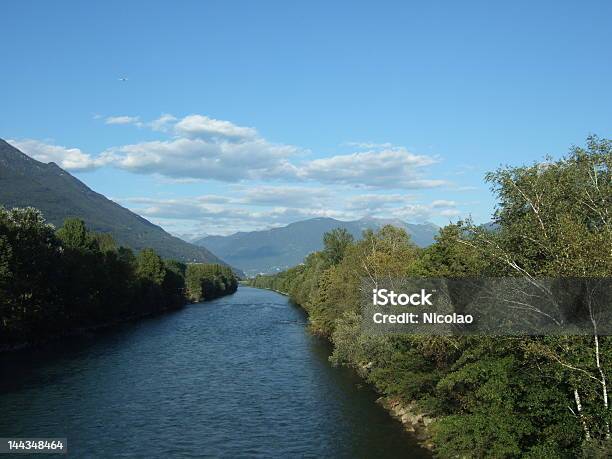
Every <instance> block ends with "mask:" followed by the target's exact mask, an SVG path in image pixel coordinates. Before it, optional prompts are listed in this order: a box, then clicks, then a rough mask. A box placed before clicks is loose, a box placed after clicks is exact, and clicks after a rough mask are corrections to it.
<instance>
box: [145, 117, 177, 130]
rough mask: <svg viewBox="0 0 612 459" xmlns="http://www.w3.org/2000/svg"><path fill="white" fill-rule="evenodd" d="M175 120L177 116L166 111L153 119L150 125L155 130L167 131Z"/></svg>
mask: <svg viewBox="0 0 612 459" xmlns="http://www.w3.org/2000/svg"><path fill="white" fill-rule="evenodd" d="M175 121H176V117H174V116H172V115H170V114H168V113H164V114H163V115H162V116H160V117H159V118H157V119H155V120H153V121H151V122H150V123H149V126H150V127H151V129H153V130H154V131H159V132H167V131H168V130H169V129H170V125H171V124H172V123H174V122H175Z"/></svg>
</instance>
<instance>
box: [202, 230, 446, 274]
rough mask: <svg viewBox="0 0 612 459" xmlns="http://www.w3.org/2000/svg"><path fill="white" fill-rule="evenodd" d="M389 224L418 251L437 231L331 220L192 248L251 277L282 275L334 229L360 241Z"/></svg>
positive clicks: (210, 241)
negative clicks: (215, 256)
mask: <svg viewBox="0 0 612 459" xmlns="http://www.w3.org/2000/svg"><path fill="white" fill-rule="evenodd" d="M388 224H390V225H393V226H397V227H400V228H404V229H405V230H406V231H407V232H408V234H410V236H411V238H412V240H413V241H414V243H415V244H417V245H418V246H420V247H425V246H428V245H430V244H431V243H433V242H434V236H435V235H436V234H437V233H438V230H439V228H438V227H437V226H436V225H434V224H433V223H424V224H411V223H405V222H402V221H400V220H383V219H375V218H362V219H360V220H355V221H348V222H345V221H340V220H336V219H333V218H313V219H310V220H304V221H299V222H295V223H291V224H290V225H287V226H283V227H280V228H273V229H270V230H265V231H251V232H239V233H235V234H232V235H230V236H207V237H204V238H201V239H197V240H195V241H194V244H198V245H201V246H203V247H206V248H207V249H208V250H211V251H213V252H214V253H216V254H218V255H219V256H220V257H221V258H223V259H224V260H226V261H227V262H228V263H229V264H231V265H232V266H236V267H239V268H240V269H242V270H243V271H244V272H245V273H246V274H247V275H249V276H250V275H255V274H259V273H273V272H278V271H282V270H284V269H287V268H289V267H291V266H295V265H297V264H299V263H301V262H302V261H303V260H304V258H305V257H306V255H308V254H309V253H311V252H314V251H317V250H320V249H321V248H322V247H323V234H324V233H326V232H327V231H330V230H332V229H334V228H346V230H347V231H349V232H350V233H351V234H352V235H353V236H354V237H355V238H356V239H359V238H361V234H362V232H363V230H366V229H371V230H377V229H379V228H381V227H383V226H384V225H388Z"/></svg>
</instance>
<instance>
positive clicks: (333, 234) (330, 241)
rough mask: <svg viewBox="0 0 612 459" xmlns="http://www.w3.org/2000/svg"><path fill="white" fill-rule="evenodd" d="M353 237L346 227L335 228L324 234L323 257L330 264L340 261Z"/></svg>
mask: <svg viewBox="0 0 612 459" xmlns="http://www.w3.org/2000/svg"><path fill="white" fill-rule="evenodd" d="M353 239H354V238H353V235H352V234H351V233H349V232H348V231H347V230H346V229H345V228H335V229H333V230H331V231H328V232H327V233H325V234H324V235H323V257H324V258H325V260H326V261H327V263H328V264H329V265H330V266H332V265H337V264H338V263H340V261H341V260H342V257H343V256H344V252H345V251H346V249H347V247H348V246H350V245H351V244H352V243H353Z"/></svg>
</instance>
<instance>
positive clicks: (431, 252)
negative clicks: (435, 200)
mask: <svg viewBox="0 0 612 459" xmlns="http://www.w3.org/2000/svg"><path fill="white" fill-rule="evenodd" d="M611 165H612V143H611V142H610V141H609V140H602V139H599V138H597V137H590V138H589V139H588V141H587V146H586V148H578V147H575V148H573V149H572V150H571V152H570V154H569V155H568V156H567V157H565V158H563V159H561V160H558V161H551V160H547V161H546V162H544V163H538V164H533V165H530V166H524V167H514V168H509V167H507V168H501V169H499V170H498V171H496V172H493V173H491V174H489V175H487V177H486V179H487V181H488V182H489V183H490V184H491V185H492V189H493V191H494V192H495V193H496V195H497V196H498V198H499V204H498V207H497V211H496V214H495V222H494V223H495V224H494V225H493V226H494V228H495V229H494V230H490V229H489V230H487V229H486V228H482V227H476V226H474V225H473V224H471V222H469V221H468V222H459V223H457V224H452V225H449V226H447V227H445V228H443V229H442V230H441V231H440V233H439V235H438V237H437V238H436V242H435V243H434V244H433V245H432V246H430V247H428V248H427V249H419V248H418V247H416V246H415V245H414V244H412V243H411V241H410V239H409V237H408V235H407V234H406V233H405V232H404V231H403V230H401V229H398V228H394V227H385V228H383V229H382V230H380V231H378V232H377V233H373V232H366V233H365V234H364V238H363V240H360V241H358V242H353V241H347V240H346V239H345V238H344V237H343V236H342V235H340V234H339V233H335V234H334V233H330V234H328V235H327V236H326V238H325V249H324V250H323V251H322V252H318V253H313V254H311V255H310V256H309V257H308V258H307V259H306V260H305V261H304V263H303V264H302V265H300V266H297V267H295V268H292V269H290V270H288V271H285V272H283V273H280V274H278V275H275V276H259V277H257V278H255V279H253V280H252V284H253V285H255V286H258V287H264V288H271V289H275V290H278V291H281V292H286V293H288V294H289V295H290V296H291V298H292V299H293V300H294V301H295V302H297V303H298V304H300V305H302V306H303V307H304V308H305V309H306V310H307V311H308V313H309V317H310V323H311V327H312V329H313V330H314V331H315V332H317V333H320V334H323V335H325V336H327V337H329V338H330V339H331V341H332V342H333V345H334V351H333V355H332V356H331V360H332V362H333V363H335V364H341V365H349V366H352V367H354V368H356V369H358V370H360V371H362V372H363V374H364V375H365V377H366V378H367V379H368V381H369V382H371V383H372V384H373V385H375V387H376V388H377V389H378V390H379V391H380V392H381V393H383V394H385V395H387V396H390V397H394V398H398V399H401V400H404V401H405V402H409V401H417V403H418V405H419V406H420V408H421V410H423V411H424V412H427V413H429V414H430V415H432V416H434V417H435V418H436V421H435V422H434V423H433V424H432V426H431V433H432V436H433V439H434V443H435V445H436V450H435V451H436V453H437V454H438V455H439V456H441V457H533V458H554V457H577V456H581V455H582V456H585V457H610V454H611V453H612V449H611V446H610V422H611V421H612V416H611V415H610V408H609V402H608V386H609V381H610V376H611V366H610V364H611V362H612V339H611V338H610V337H608V336H599V335H598V334H597V331H596V330H597V329H596V321H593V334H592V335H591V336H580V337H577V336H573V337H572V336H566V337H564V336H556V337H551V336H540V337H476V336H472V337H459V336H454V337H426V336H398V335H395V336H384V337H372V336H366V335H364V334H363V333H362V331H361V326H360V321H361V319H360V314H361V311H360V307H359V298H358V296H359V288H360V282H361V279H362V278H367V277H369V278H372V279H376V278H382V277H384V276H403V275H405V276H424V277H462V276H479V275H483V276H536V275H542V276H574V277H604V276H610V275H611V274H612V222H611V220H610V219H611V217H612V216H611V215H610V211H611V210H612V175H611ZM364 369H367V371H364Z"/></svg>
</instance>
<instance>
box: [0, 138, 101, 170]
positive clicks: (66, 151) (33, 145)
mask: <svg viewBox="0 0 612 459" xmlns="http://www.w3.org/2000/svg"><path fill="white" fill-rule="evenodd" d="M8 143H10V144H11V145H13V146H14V147H15V148H17V149H18V150H21V151H22V152H23V153H25V154H26V155H28V156H30V157H32V158H34V159H36V160H38V161H41V162H43V163H50V162H54V163H56V164H58V165H59V166H60V167H62V168H63V169H67V170H72V171H86V170H92V169H95V168H97V167H100V166H102V165H103V164H104V163H105V160H104V159H102V158H94V157H92V156H91V155H90V154H89V153H85V152H83V151H81V150H80V149H79V148H68V147H64V146H61V145H50V144H47V143H44V142H40V141H38V140H34V139H22V140H13V139H10V140H8Z"/></svg>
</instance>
